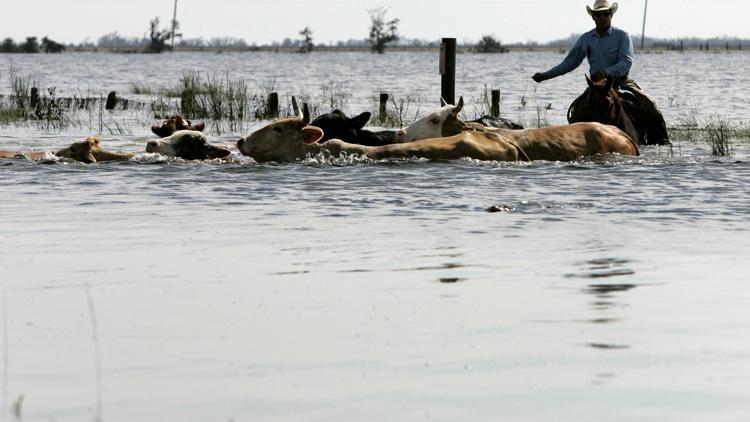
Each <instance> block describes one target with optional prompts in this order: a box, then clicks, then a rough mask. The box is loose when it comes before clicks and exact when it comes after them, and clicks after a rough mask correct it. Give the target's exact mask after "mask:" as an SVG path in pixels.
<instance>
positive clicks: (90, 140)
mask: <svg viewBox="0 0 750 422" xmlns="http://www.w3.org/2000/svg"><path fill="white" fill-rule="evenodd" d="M86 141H88V143H89V145H90V146H92V147H93V146H99V144H100V143H101V140H100V139H99V138H97V137H96V136H89V137H88V138H86Z"/></svg>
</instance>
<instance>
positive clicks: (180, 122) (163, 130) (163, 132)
mask: <svg viewBox="0 0 750 422" xmlns="http://www.w3.org/2000/svg"><path fill="white" fill-rule="evenodd" d="M205 127H206V125H205V124H204V123H196V124H195V125H193V123H192V122H191V121H190V120H187V119H183V118H182V116H179V115H174V116H171V117H170V118H168V119H167V120H165V121H164V122H162V124H161V126H157V125H153V126H151V131H152V132H154V133H155V134H156V135H157V136H159V137H160V138H166V137H167V136H170V135H172V134H173V133H175V132H177V131H178V130H197V131H199V132H203V129H204V128H205Z"/></svg>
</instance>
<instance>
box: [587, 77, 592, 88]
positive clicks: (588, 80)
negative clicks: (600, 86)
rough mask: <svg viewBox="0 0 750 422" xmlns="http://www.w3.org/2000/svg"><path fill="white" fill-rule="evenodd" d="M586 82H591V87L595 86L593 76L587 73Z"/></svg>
mask: <svg viewBox="0 0 750 422" xmlns="http://www.w3.org/2000/svg"><path fill="white" fill-rule="evenodd" d="M586 83H587V84H589V88H593V87H594V81H592V80H591V78H590V77H589V75H586Z"/></svg>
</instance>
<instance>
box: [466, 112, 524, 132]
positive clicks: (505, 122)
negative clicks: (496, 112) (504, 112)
mask: <svg viewBox="0 0 750 422" xmlns="http://www.w3.org/2000/svg"><path fill="white" fill-rule="evenodd" d="M467 123H479V124H480V125H482V126H486V127H494V128H500V129H516V130H517V129H523V126H521V125H519V124H518V123H516V122H514V121H512V120H509V119H505V118H503V117H493V116H490V115H485V116H482V117H480V118H478V119H474V120H471V121H469V122H467Z"/></svg>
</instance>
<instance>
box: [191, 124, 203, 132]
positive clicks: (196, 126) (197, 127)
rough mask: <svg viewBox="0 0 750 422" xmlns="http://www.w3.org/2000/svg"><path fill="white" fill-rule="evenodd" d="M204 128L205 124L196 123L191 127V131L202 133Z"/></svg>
mask: <svg viewBox="0 0 750 422" xmlns="http://www.w3.org/2000/svg"><path fill="white" fill-rule="evenodd" d="M205 128H206V124H205V123H203V122H200V123H196V124H195V126H193V129H195V130H197V131H198V132H203V129H205Z"/></svg>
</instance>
